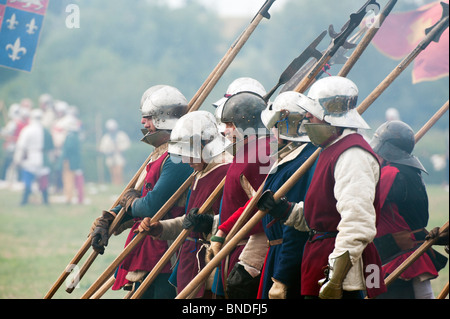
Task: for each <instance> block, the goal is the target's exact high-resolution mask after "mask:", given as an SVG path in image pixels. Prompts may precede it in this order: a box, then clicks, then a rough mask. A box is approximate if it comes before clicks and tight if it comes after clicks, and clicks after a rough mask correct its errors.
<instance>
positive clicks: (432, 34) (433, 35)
mask: <svg viewBox="0 0 450 319" xmlns="http://www.w3.org/2000/svg"><path fill="white" fill-rule="evenodd" d="M443 9H444V14H443V16H442V18H441V20H440V21H439V22H438V23H436V24H435V25H434V26H433V27H432V28H431V29H429V32H428V34H427V35H426V36H425V38H424V39H423V40H422V41H421V42H420V43H419V45H418V46H417V48H420V52H421V51H422V50H424V49H425V48H426V47H427V45H428V44H429V43H431V41H436V42H437V41H439V36H440V34H442V32H443V28H447V27H448V5H447V15H445V11H446V8H445V6H444V5H443ZM444 30H445V29H444ZM417 48H416V49H414V50H413V52H416V51H417V50H418V49H417ZM417 54H418V53H415V54H412V53H411V54H410V55H409V56H408V57H406V58H405V60H404V61H402V62H401V63H400V65H402V66H403V65H409V63H411V61H412V60H413V59H414V58H415V57H416V56H417ZM407 60H410V61H409V63H407ZM395 70H396V69H394V71H395ZM403 70H404V68H400V72H396V73H395V75H396V76H395V77H394V76H392V75H391V74H390V75H388V77H387V78H385V79H384V80H383V81H382V82H381V84H380V85H379V86H377V87H376V88H375V89H374V90H373V91H372V92H371V94H369V96H367V97H366V98H365V99H364V101H363V102H362V103H361V104H360V105H359V106H358V107H357V111H358V113H359V114H362V113H364V112H365V111H366V110H367V108H368V107H369V106H370V105H371V104H372V103H373V102H374V101H375V100H376V98H378V97H379V96H380V95H381V93H382V92H383V91H384V90H380V88H379V87H380V86H381V87H383V88H384V89H385V88H386V87H387V85H386V84H387V83H389V84H391V83H392V82H393V81H394V79H395V78H396V77H397V76H398V75H399V74H400V73H401V71H403ZM394 71H393V72H394ZM320 152H321V148H318V149H317V150H316V151H315V152H314V153H313V154H312V155H311V156H310V157H309V158H308V159H307V160H306V161H305V162H304V163H303V164H302V165H301V166H300V167H299V168H298V169H297V171H296V172H295V173H294V174H293V175H292V176H291V177H290V178H289V179H288V180H287V181H286V182H285V183H284V184H283V185H282V186H281V187H280V189H278V191H277V192H275V194H274V199H275V201H278V200H279V199H280V198H281V197H282V196H284V195H285V194H286V193H287V192H288V191H289V190H290V189H291V188H292V187H293V186H294V185H295V183H296V182H297V181H298V180H299V179H300V178H301V177H302V176H303V175H304V174H305V173H306V172H307V171H308V170H309V169H310V168H311V167H312V165H313V164H314V162H315V161H316V159H317V158H318V156H319V154H320ZM250 204H251V203H249V205H250ZM255 205H256V203H255ZM243 214H244V213H243ZM266 214H267V211H262V210H258V211H257V212H256V213H255V214H254V215H253V216H252V217H251V218H250V220H249V221H248V222H247V223H246V224H245V225H244V226H243V227H242V228H241V229H240V230H239V231H238V232H237V233H236V234H235V235H234V236H233V237H232V238H231V239H230V240H229V241H228V243H226V244H224V245H223V246H222V249H221V250H220V251H219V252H218V253H217V255H216V256H214V258H213V259H212V260H211V261H210V262H209V263H208V264H207V265H206V266H205V267H204V268H203V269H202V270H201V271H200V272H199V273H198V274H197V276H196V277H195V278H194V279H193V280H192V281H191V282H190V283H189V284H188V285H187V286H186V287H185V288H184V289H183V290H182V291H181V292H180V293H179V294H178V295H177V297H176V299H185V298H188V297H189V296H191V294H192V292H193V291H194V289H196V288H197V287H198V286H199V285H200V284H202V282H203V281H204V280H206V278H207V276H209V274H210V273H211V272H212V271H213V270H214V268H215V267H217V266H218V265H219V264H220V262H221V260H222V259H224V258H225V257H226V256H227V255H228V254H229V253H230V252H231V251H232V250H233V249H234V248H235V247H236V246H237V245H238V243H239V241H240V240H242V238H244V237H245V236H246V235H247V234H248V232H249V231H250V230H251V229H252V228H253V227H254V226H255V225H256V224H258V222H260V221H261V220H262V218H263V217H264V216H265V215H266ZM447 227H448V223H447Z"/></svg>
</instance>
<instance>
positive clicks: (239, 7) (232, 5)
mask: <svg viewBox="0 0 450 319" xmlns="http://www.w3.org/2000/svg"><path fill="white" fill-rule="evenodd" d="M199 1H200V2H202V3H204V4H205V6H208V7H210V8H212V9H215V10H217V11H218V12H219V13H220V14H221V15H222V16H254V15H255V14H256V12H258V10H259V9H260V8H261V6H262V5H263V4H264V2H265V0H199ZM288 1H289V0H276V1H275V2H274V3H273V5H272V7H271V9H270V11H269V12H273V11H276V10H278V9H280V8H282V7H283V5H284V4H285V3H286V2H288ZM296 1H310V0H296ZM322 1H323V0H322ZM328 1H333V0H328ZM347 1H354V0H347ZM402 1H405V2H407V3H410V4H413V5H414V6H416V7H420V6H422V5H424V4H425V3H430V2H431V1H434V0H402ZM167 2H168V3H170V4H173V5H174V6H177V5H179V4H180V3H184V2H185V0H167ZM361 3H364V1H361ZM381 3H382V4H383V3H385V2H384V1H382V2H381Z"/></svg>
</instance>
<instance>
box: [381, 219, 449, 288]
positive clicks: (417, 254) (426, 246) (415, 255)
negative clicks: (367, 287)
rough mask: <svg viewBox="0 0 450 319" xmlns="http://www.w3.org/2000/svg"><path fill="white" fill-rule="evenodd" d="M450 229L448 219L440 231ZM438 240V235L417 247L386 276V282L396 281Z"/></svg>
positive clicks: (387, 283) (387, 284)
mask: <svg viewBox="0 0 450 319" xmlns="http://www.w3.org/2000/svg"><path fill="white" fill-rule="evenodd" d="M445 231H448V221H447V222H446V223H445V224H444V225H443V226H442V227H441V228H440V229H439V233H441V232H445ZM437 240H438V237H436V238H432V239H428V240H426V241H425V242H424V243H423V244H422V245H421V246H420V247H419V248H417V249H416V250H415V251H414V252H413V253H412V254H411V255H410V256H409V257H408V258H407V259H406V260H405V261H403V262H402V263H401V264H400V266H398V267H397V268H395V270H394V271H393V272H392V273H391V274H390V275H389V276H387V277H386V279H385V280H384V284H385V285H386V286H389V285H390V284H391V283H392V282H393V281H395V280H396V279H397V278H398V277H399V276H400V275H401V274H402V273H403V272H404V271H405V270H406V269H407V268H408V267H409V266H411V265H412V264H413V263H414V262H415V261H416V260H417V259H418V258H419V257H420V256H422V255H423V254H424V253H425V252H426V251H427V250H428V249H430V248H431V246H433V244H434V243H435V242H436V241H437Z"/></svg>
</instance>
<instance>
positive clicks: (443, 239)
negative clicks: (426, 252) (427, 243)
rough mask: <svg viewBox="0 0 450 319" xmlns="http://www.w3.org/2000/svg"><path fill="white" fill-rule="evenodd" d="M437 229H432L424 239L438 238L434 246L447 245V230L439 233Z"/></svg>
mask: <svg viewBox="0 0 450 319" xmlns="http://www.w3.org/2000/svg"><path fill="white" fill-rule="evenodd" d="M439 229H440V228H439V227H435V228H433V229H432V230H431V231H430V232H429V233H428V234H427V235H426V236H425V239H426V240H429V239H434V238H436V237H437V238H438V239H437V241H436V242H435V243H434V244H435V245H440V246H445V245H448V229H447V231H445V232H441V233H439Z"/></svg>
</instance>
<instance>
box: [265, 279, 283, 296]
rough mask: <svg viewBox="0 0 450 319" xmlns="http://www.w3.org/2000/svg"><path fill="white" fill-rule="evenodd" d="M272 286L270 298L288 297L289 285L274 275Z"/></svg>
mask: <svg viewBox="0 0 450 319" xmlns="http://www.w3.org/2000/svg"><path fill="white" fill-rule="evenodd" d="M272 281H273V284H272V288H270V290H269V299H287V286H286V285H285V284H283V283H282V282H281V281H278V280H276V279H275V278H273V277H272Z"/></svg>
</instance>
